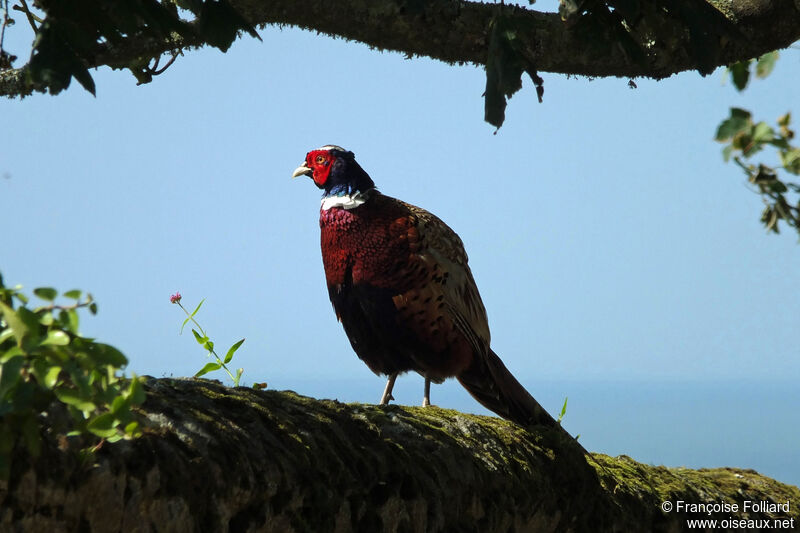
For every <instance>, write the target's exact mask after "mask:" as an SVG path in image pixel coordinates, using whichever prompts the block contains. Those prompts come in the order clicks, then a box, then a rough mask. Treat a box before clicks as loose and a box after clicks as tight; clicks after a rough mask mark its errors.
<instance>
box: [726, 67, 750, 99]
mask: <svg viewBox="0 0 800 533" xmlns="http://www.w3.org/2000/svg"><path fill="white" fill-rule="evenodd" d="M728 70H729V71H730V73H731V80H732V81H733V85H734V86H735V87H736V89H737V90H738V91H743V90H744V88H745V87H747V82H748V81H749V80H750V61H749V60H747V61H739V62H738V63H734V64H733V65H730V66H729V67H728Z"/></svg>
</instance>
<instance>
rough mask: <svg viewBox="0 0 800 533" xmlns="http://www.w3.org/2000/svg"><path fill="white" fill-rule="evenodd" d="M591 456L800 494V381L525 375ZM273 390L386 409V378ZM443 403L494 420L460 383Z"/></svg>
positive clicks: (291, 383)
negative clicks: (728, 475) (735, 474)
mask: <svg viewBox="0 0 800 533" xmlns="http://www.w3.org/2000/svg"><path fill="white" fill-rule="evenodd" d="M519 377H520V381H522V382H523V383H524V384H525V385H526V387H527V388H528V390H529V391H530V392H531V393H532V394H533V396H534V397H535V398H536V399H537V400H538V401H539V402H540V403H541V404H542V405H543V406H544V407H545V408H546V409H547V410H548V411H549V412H550V413H551V414H552V415H553V416H557V415H558V413H559V412H560V410H561V407H562V405H563V403H564V398H565V397H568V398H569V400H568V404H567V411H566V415H565V417H564V419H563V424H564V427H565V428H566V429H567V430H568V431H569V432H570V433H572V434H573V435H580V442H581V443H582V444H583V445H584V446H585V447H586V449H588V450H590V451H592V452H596V453H604V454H607V455H612V456H616V455H628V456H630V457H632V458H633V459H635V460H636V461H639V462H642V463H646V464H652V465H664V466H667V467H686V468H693V469H698V468H719V467H733V468H741V469H752V470H755V471H757V472H759V473H760V474H762V475H765V476H768V477H771V478H774V479H776V480H778V481H780V482H782V483H786V484H789V485H794V486H798V487H800V387H798V384H797V381H796V380H789V379H776V380H771V381H770V380H765V379H754V380H742V379H735V380H713V381H708V380H706V381H703V380H697V381H680V380H668V379H664V380H641V379H637V380H634V379H614V380H589V379H574V380H564V379H552V380H545V379H539V380H533V379H524V376H519ZM276 378H277V379H275V380H273V382H272V383H270V384H269V386H270V388H271V389H278V390H284V389H285V390H293V391H295V392H297V393H298V394H303V395H306V396H312V397H315V398H319V399H338V400H339V401H342V402H361V403H377V401H378V398H379V396H380V393H381V392H382V390H383V383H384V381H383V380H382V379H380V378H378V377H374V376H371V375H366V376H364V377H358V378H348V379H337V378H330V379H327V378H324V377H321V376H314V377H311V378H309V377H299V378H289V377H287V376H284V377H278V376H276ZM394 396H395V398H396V401H395V403H398V404H400V405H419V400H421V398H422V378H420V377H419V376H418V375H416V374H408V375H406V376H403V377H401V378H400V379H398V382H397V385H396V387H395V393H394ZM431 399H432V401H433V404H434V405H438V406H441V407H445V408H449V409H457V410H460V411H464V412H468V413H478V414H491V413H490V412H489V411H487V410H485V409H483V408H482V407H481V406H480V405H479V404H478V403H477V402H475V400H473V399H472V398H471V397H470V396H469V395H468V394H467V393H466V391H464V389H463V388H461V386H460V385H459V384H458V382H456V381H455V380H448V381H447V382H446V383H445V384H443V385H439V386H433V388H432V398H431ZM797 504H798V505H800V502H797Z"/></svg>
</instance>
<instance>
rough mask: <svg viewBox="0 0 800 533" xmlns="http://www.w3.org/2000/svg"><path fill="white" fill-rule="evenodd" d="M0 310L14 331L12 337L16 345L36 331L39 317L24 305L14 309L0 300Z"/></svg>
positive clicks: (19, 344)
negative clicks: (14, 338) (15, 340)
mask: <svg viewBox="0 0 800 533" xmlns="http://www.w3.org/2000/svg"><path fill="white" fill-rule="evenodd" d="M0 312H2V314H3V320H5V322H6V324H8V327H9V328H10V329H11V331H13V332H14V337H16V339H17V346H20V347H22V344H23V342H24V341H25V340H26V339H27V338H29V337H31V336H32V335H33V334H34V333H38V330H39V319H38V317H37V316H36V315H35V314H34V313H32V312H31V311H30V310H29V309H28V308H26V307H20V308H19V309H17V310H16V311H15V310H14V309H12V308H11V307H9V306H8V305H6V304H5V303H4V302H0Z"/></svg>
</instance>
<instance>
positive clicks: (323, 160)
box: [317, 155, 325, 165]
mask: <svg viewBox="0 0 800 533" xmlns="http://www.w3.org/2000/svg"><path fill="white" fill-rule="evenodd" d="M324 162H325V158H324V157H323V156H321V155H318V156H317V164H318V165H321V164H322V163H324Z"/></svg>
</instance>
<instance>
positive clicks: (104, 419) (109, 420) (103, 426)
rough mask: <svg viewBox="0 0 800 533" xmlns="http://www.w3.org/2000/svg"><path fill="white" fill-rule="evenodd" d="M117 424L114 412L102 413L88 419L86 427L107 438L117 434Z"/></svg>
mask: <svg viewBox="0 0 800 533" xmlns="http://www.w3.org/2000/svg"><path fill="white" fill-rule="evenodd" d="M118 425H119V420H118V419H117V417H116V416H115V415H114V413H103V414H101V415H97V416H95V417H93V418H92V419H91V420H89V423H88V424H86V429H88V430H89V431H91V432H92V433H94V434H95V435H97V436H98V437H102V438H107V437H111V436H113V435H116V434H117V430H116V427H117V426H118Z"/></svg>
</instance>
